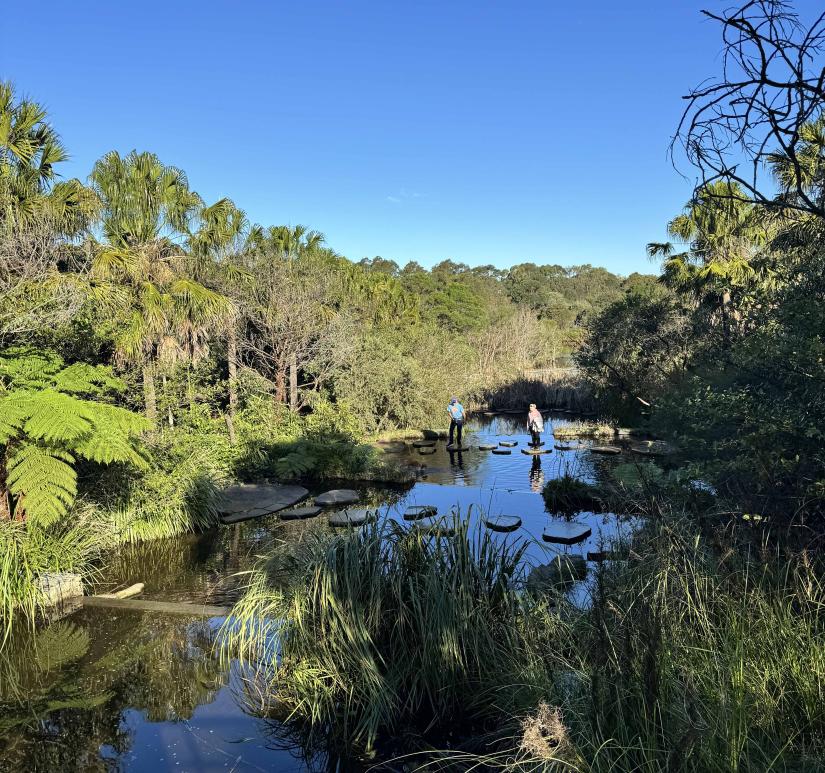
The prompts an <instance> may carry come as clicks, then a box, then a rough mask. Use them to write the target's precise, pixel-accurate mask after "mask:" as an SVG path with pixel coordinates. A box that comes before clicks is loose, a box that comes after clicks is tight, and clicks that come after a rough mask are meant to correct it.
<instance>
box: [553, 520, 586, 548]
mask: <svg viewBox="0 0 825 773" xmlns="http://www.w3.org/2000/svg"><path fill="white" fill-rule="evenodd" d="M591 534H592V531H591V530H590V527H589V526H588V525H587V524H584V523H577V522H576V521H572V522H571V521H554V522H553V523H551V524H549V525H548V526H545V527H544V531H543V532H542V535H541V538H542V539H543V540H544V541H545V542H554V543H556V544H557V545H575V544H576V543H577V542H582V541H583V540H586V539H587V538H588V537H589V536H590V535H591Z"/></svg>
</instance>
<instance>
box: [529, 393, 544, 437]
mask: <svg viewBox="0 0 825 773" xmlns="http://www.w3.org/2000/svg"><path fill="white" fill-rule="evenodd" d="M527 429H528V430H529V431H530V438H531V442H530V443H529V445H531V446H532V447H533V448H538V447H539V446H541V433H542V432H544V419H543V418H542V416H541V413H540V412H539V409H538V408H536V404H535V403H530V412H529V413H528V414H527Z"/></svg>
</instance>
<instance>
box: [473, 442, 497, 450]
mask: <svg viewBox="0 0 825 773" xmlns="http://www.w3.org/2000/svg"><path fill="white" fill-rule="evenodd" d="M494 448H498V446H494V445H491V444H490V443H482V444H481V445H480V446H479V447H478V450H479V451H492V450H493V449H494Z"/></svg>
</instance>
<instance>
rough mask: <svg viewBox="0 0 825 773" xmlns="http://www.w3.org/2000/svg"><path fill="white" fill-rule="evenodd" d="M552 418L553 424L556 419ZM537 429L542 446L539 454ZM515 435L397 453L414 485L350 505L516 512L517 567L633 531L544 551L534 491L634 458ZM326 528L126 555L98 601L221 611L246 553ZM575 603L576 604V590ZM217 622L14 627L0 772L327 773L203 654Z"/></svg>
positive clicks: (480, 427) (330, 763)
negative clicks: (524, 545) (522, 543)
mask: <svg viewBox="0 0 825 773" xmlns="http://www.w3.org/2000/svg"><path fill="white" fill-rule="evenodd" d="M551 419H552V423H553V424H554V425H555V426H560V425H563V424H566V423H567V422H568V419H567V418H564V417H562V416H551ZM549 427H550V425H549V424H548V432H546V433H545V436H544V440H545V441H546V444H547V446H546V447H549V448H552V437H550V434H549ZM502 440H510V441H517V442H518V446H517V447H515V448H513V449H512V450H513V453H512V454H511V455H509V456H496V455H493V454H491V453H490V452H489V451H479V450H478V445H479V444H483V443H490V444H493V443H496V444H497V443H499V442H500V441H502ZM528 440H529V436H528V435H527V434H526V431H525V428H524V419H523V418H522V417H520V416H519V417H516V416H496V417H490V418H486V417H485V418H479V419H476V420H473V421H471V422H469V423H468V425H467V430H466V431H465V436H464V445H466V446H469V448H470V450H469V451H466V452H464V453H461V454H458V453H449V452H448V451H446V449H445V442H444V441H439V442H438V443H437V444H436V452H435V453H434V454H430V455H421V454H419V452H418V450H417V449H414V448H412V447H411V446H409V447H407V448H406V449H405V450H403V451H402V452H401V453H399V454H395V457H396V458H397V459H398V460H399V461H400V462H401V463H402V464H409V465H413V466H416V467H417V468H418V469H419V474H420V479H419V482H417V483H415V484H414V485H412V486H407V487H403V488H387V487H374V486H362V487H361V492H362V495H363V501H362V503H361V504H360V505H359V506H360V507H368V508H369V509H371V510H377V511H378V512H379V513H380V514H381V515H383V516H384V517H388V518H393V519H397V520H401V519H402V514H403V512H404V510H405V509H406V508H407V507H408V506H409V505H412V504H421V505H434V506H436V507H438V510H439V513H444V514H447V513H449V512H450V511H451V510H452V509H454V508H460V511H461V512H462V513H463V514H466V513H467V512H469V513H470V517H471V520H472V521H473V522H478V520H479V514H480V513H481V512H482V511H483V512H486V513H495V514H505V515H518V516H520V517H521V519H522V527H521V528H520V529H519V530H518V531H517V532H515V533H514V535H512V536H511V535H501V539H512V538H513V536H516V537H522V538H525V539H528V540H530V547H529V550H528V552H527V560H528V562H529V563H530V564H540V563H547V562H548V561H549V560H551V559H552V557H553V556H554V555H555V554H556V553H557V552H565V551H568V552H575V553H580V554H582V555H586V554H587V551H588V550H596V549H599V548H600V547H602V546H603V545H605V544H609V543H610V542H611V541H612V540H614V539H616V538H617V536H619V535H621V534H623V533H625V532H626V531H627V530H628V529H629V528H632V519H628V518H626V517H617V516H615V515H596V514H593V513H580V514H578V515H577V516H576V520H577V521H580V522H584V523H587V524H588V525H589V526H590V528H591V529H592V535H591V537H589V538H588V539H587V540H586V541H585V542H582V543H580V544H578V545H576V546H573V547H570V548H565V547H562V546H556V545H551V544H549V543H545V542H543V541H542V539H541V534H542V531H543V530H544V528H545V526H547V525H548V523H550V522H551V520H552V518H551V516H550V515H548V513H547V512H546V510H545V508H544V501H543V499H542V497H541V495H540V491H541V488H542V486H543V485H544V482H545V481H547V480H549V479H551V478H555V477H559V476H561V475H563V474H564V473H570V474H575V475H576V476H578V477H581V478H583V479H585V480H590V481H596V480H599V478H600V477H601V476H602V475H604V474H605V473H606V471H607V469H608V468H609V467H610V466H611V465H615V464H622V463H625V464H626V463H628V462H629V461H631V460H630V459H629V458H627V456H626V455H625V454H622V455H621V456H618V457H615V458H606V457H598V456H596V455H594V454H592V453H590V452H589V451H588V450H587V449H586V447H585V448H582V449H580V450H575V451H558V450H554V451H553V452H552V453H550V454H547V455H544V456H540V457H532V458H531V457H529V456H526V455H523V454H522V453H520V449H521V448H524V447H526V443H527V442H528ZM584 445H585V446H586V445H587V441H584ZM320 490H322V489H317V491H320ZM313 493H314V492H313ZM327 528H329V527H328V526H327V525H326V519H325V517H324V516H323V515H322V516H321V517H320V518H316V519H314V520H311V521H299V522H284V523H282V522H279V521H278V519H277V517H274V516H271V517H267V518H261V519H257V520H254V521H247V522H245V523H239V524H235V525H233V526H226V527H222V528H217V529H214V530H212V531H210V532H207V533H205V534H201V535H192V536H187V537H180V538H176V539H170V540H162V541H157V542H153V543H148V544H145V545H140V546H136V547H132V548H128V549H125V550H123V551H120V552H119V554H118V555H117V556H115V557H113V558H112V560H111V564H110V566H109V567H108V568H107V572H106V575H105V580H106V583H105V584H103V585H101V587H100V588H99V589H98V590H100V591H104V590H108V589H110V588H112V587H122V586H123V585H127V584H132V583H134V582H143V583H145V585H146V588H145V591H144V594H143V598H146V599H159V600H164V601H196V602H203V603H210V604H221V605H228V604H231V603H232V601H233V600H235V599H236V598H237V597H238V595H239V594H240V593H241V592H242V588H243V583H244V574H243V572H244V570H246V569H249V568H250V567H252V566H253V565H254V564H255V561H256V560H257V557H258V556H260V555H262V554H263V553H265V552H266V551H267V550H268V549H270V548H271V547H272V546H273V545H275V544H278V543H280V542H292V541H295V540H298V539H300V538H301V537H302V536H304V535H306V534H307V533H308V532H309V531H312V530H325V529H327ZM576 592H577V593H578V594H580V596H583V597H584V596H586V593H587V584H586V583H585V584H583V585H582V586H580V587H579V588H578V589H576ZM221 622H222V620H221V619H220V618H215V619H212V620H190V619H186V618H180V617H172V616H166V615H160V614H157V613H150V612H138V611H129V610H114V609H111V610H110V609H92V608H82V609H78V610H76V611H74V612H71V613H69V614H67V615H66V616H64V617H63V618H62V619H60V620H56V621H54V622H52V623H51V624H49V625H45V626H42V627H40V628H39V629H38V630H37V631H36V632H29V631H20V632H18V634H17V635H16V636H15V639H14V641H13V643H12V645H11V646H9V647H6V648H5V649H4V650H3V651H2V652H0V770H2V771H44V772H45V771H50V772H54V773H62V772H63V771H133V772H134V773H144V772H146V773H163V772H164V771H192V772H200V771H282V772H287V771H314V770H334V769H336V768H337V767H338V763H337V761H336V760H333V759H327V758H326V757H325V756H324V755H323V754H321V755H319V754H317V753H314V754H309V753H306V754H305V753H304V752H303V751H302V749H301V744H300V742H299V740H298V739H296V738H295V737H294V736H293V735H292V733H291V730H290V727H289V726H288V725H284V724H281V723H278V722H276V721H273V720H272V719H264V718H260V717H258V716H256V714H255V710H254V703H255V701H254V697H249V696H247V695H246V694H245V693H244V681H243V680H242V678H241V675H240V674H239V673H238V669H237V667H236V666H231V667H229V668H226V667H224V666H222V664H221V663H220V662H218V660H217V659H216V657H215V656H214V654H213V648H212V643H213V640H214V634H215V631H216V629H217V627H218V626H219V625H220V623H221Z"/></svg>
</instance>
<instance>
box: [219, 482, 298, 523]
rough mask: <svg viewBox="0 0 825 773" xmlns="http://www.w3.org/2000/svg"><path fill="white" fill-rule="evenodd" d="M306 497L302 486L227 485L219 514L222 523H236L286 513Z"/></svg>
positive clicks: (222, 494) (222, 496)
mask: <svg viewBox="0 0 825 773" xmlns="http://www.w3.org/2000/svg"><path fill="white" fill-rule="evenodd" d="M308 495H309V491H307V490H306V489H305V488H304V487H303V486H278V485H269V484H250V483H245V484H241V485H238V486H229V487H228V488H225V489H224V490H223V491H222V492H221V499H220V502H219V503H218V512H219V513H220V519H221V521H222V522H223V523H238V522H239V521H247V520H249V519H250V518H259V517H260V516H262V515H269V514H270V513H276V512H278V511H279V510H286V508H288V507H292V505H294V504H297V503H298V502H300V501H301V500H302V499H305V498H306V497H307V496H308Z"/></svg>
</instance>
